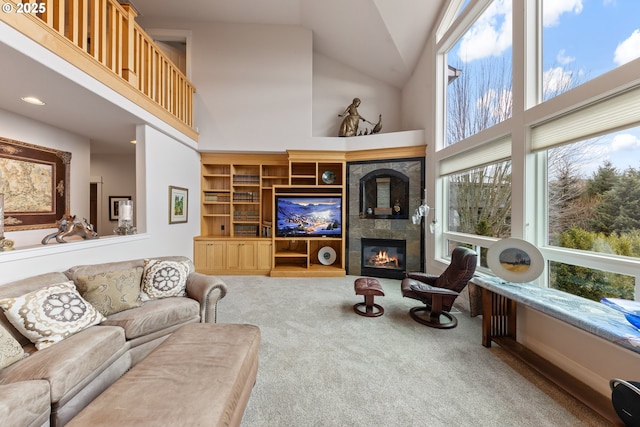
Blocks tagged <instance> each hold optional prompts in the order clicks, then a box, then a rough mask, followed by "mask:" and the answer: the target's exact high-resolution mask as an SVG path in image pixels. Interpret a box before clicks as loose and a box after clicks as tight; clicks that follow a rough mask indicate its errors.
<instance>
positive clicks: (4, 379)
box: [0, 326, 128, 403]
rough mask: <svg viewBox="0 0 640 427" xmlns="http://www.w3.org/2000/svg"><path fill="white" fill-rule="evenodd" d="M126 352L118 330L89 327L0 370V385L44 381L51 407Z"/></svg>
mask: <svg viewBox="0 0 640 427" xmlns="http://www.w3.org/2000/svg"><path fill="white" fill-rule="evenodd" d="M127 349H128V347H127V344H126V341H125V339H124V331H123V330H122V329H120V328H114V327H103V326H100V327H92V328H89V329H85V330H84V331H82V332H79V333H77V334H75V335H73V336H71V337H69V338H67V339H65V340H64V341H62V342H59V343H58V344H56V345H52V346H51V347H48V348H45V349H44V350H39V351H35V352H33V353H32V354H31V355H29V357H26V358H24V359H22V360H20V361H18V362H16V363H14V364H13V365H11V366H9V367H7V368H4V369H2V370H0V384H8V383H13V382H18V381H27V380H33V379H44V380H47V381H48V382H49V384H50V386H51V402H53V403H55V402H58V401H59V400H60V399H61V398H62V397H64V396H65V395H66V394H67V393H68V392H69V391H70V390H71V389H73V388H74V387H76V386H78V384H82V383H85V382H87V381H88V380H91V379H93V378H95V377H96V376H97V375H98V374H100V372H101V369H102V367H104V366H108V365H109V364H110V363H113V361H114V360H116V359H117V358H118V357H120V356H121V355H122V354H124V353H125V352H126V350H127Z"/></svg>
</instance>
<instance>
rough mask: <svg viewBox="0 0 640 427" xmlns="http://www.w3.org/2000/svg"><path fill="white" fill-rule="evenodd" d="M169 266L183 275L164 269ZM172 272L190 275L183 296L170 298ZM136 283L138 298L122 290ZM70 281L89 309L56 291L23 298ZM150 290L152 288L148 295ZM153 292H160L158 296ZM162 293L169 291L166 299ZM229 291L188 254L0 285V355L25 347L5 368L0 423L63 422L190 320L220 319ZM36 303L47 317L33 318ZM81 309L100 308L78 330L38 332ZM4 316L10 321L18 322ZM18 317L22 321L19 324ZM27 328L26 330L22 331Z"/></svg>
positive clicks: (1, 378)
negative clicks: (51, 321)
mask: <svg viewBox="0 0 640 427" xmlns="http://www.w3.org/2000/svg"><path fill="white" fill-rule="evenodd" d="M166 265H170V266H176V265H177V266H179V267H180V269H183V270H182V272H180V271H178V270H179V269H178V270H171V269H166V268H164V269H163V266H166ZM150 266H151V267H150ZM153 266H155V267H157V268H155V270H154V269H153V268H152V267H153ZM172 274H173V275H182V274H183V275H184V276H185V277H184V278H186V287H184V288H183V292H182V294H178V295H176V296H171V293H172V292H173V293H175V290H174V289H171V288H172V284H173V283H174V282H172V280H174V279H175V277H173V276H172ZM184 278H182V279H184ZM136 280H139V281H141V282H138V283H137V286H138V287H139V288H138V289H142V291H141V292H140V291H139V295H141V297H142V298H141V299H136V298H132V297H131V292H130V290H131V289H129V290H127V289H125V288H127V286H128V287H129V288H131V286H130V285H131V283H134V284H135V281H136ZM70 281H71V282H72V283H73V284H74V285H75V288H77V290H78V293H79V294H80V295H82V296H83V297H84V296H86V301H89V302H90V304H83V303H82V302H81V299H79V298H77V297H75V296H73V294H71V293H69V295H71V297H70V298H67V297H65V293H64V292H62V291H58V294H56V295H57V296H56V297H55V298H57V299H50V300H46V298H45V300H38V299H37V298H36V297H35V296H34V297H32V298H33V300H26V301H25V300H24V296H25V295H32V294H33V295H36V296H37V295H39V294H38V293H39V292H44V291H43V289H44V290H51V289H57V288H56V286H57V284H61V283H64V282H66V283H67V285H65V286H69V285H68V283H69V282H70ZM123 284H128V285H127V286H124V285H123ZM150 284H151V285H150ZM140 286H141V287H142V288H140ZM145 286H151V288H147V292H145ZM154 287H155V288H154ZM62 289H63V290H64V289H66V288H62ZM114 289H117V291H115V292H114ZM133 289H135V285H134V286H133ZM149 289H151V290H150V291H149ZM154 289H155V290H157V291H158V292H160V293H161V294H160V295H154V294H153V292H155V290H154ZM165 291H168V294H166V295H164V294H162V292H165ZM127 292H129V296H127ZM225 293H226V287H225V284H224V282H222V281H221V280H220V279H219V278H216V277H214V276H207V275H203V274H199V273H196V272H195V271H194V267H193V263H192V262H191V260H189V259H188V258H185V257H161V258H156V259H153V260H150V261H149V260H147V261H146V260H144V259H138V260H131V261H122V262H113V263H104V264H95V265H79V266H76V267H72V268H70V269H68V270H67V271H65V272H64V273H63V272H54V273H46V274H41V275H38V276H33V277H30V278H26V279H23V280H19V281H16V282H12V283H8V284H4V285H0V307H2V309H3V310H0V311H2V312H0V350H2V349H4V351H3V352H4V353H5V356H6V354H9V355H11V351H10V350H9V351H7V348H10V346H11V342H13V343H14V347H16V343H15V341H17V342H18V343H19V346H20V347H21V349H20V348H18V349H17V351H18V352H22V351H24V353H25V355H24V356H21V355H18V359H19V360H17V361H15V362H13V363H11V364H9V365H8V366H6V367H4V368H2V369H0V420H2V425H3V426H5V427H6V426H41V425H53V426H62V425H64V424H66V423H67V422H68V421H69V420H70V419H71V418H72V417H73V416H75V415H76V414H77V413H78V412H80V411H81V410H82V409H83V408H84V407H85V406H87V405H88V403H89V402H91V401H92V400H94V399H95V398H96V397H97V396H98V395H99V394H100V393H102V392H103V391H104V390H105V389H107V388H108V387H109V386H110V385H111V384H113V383H114V382H115V381H116V380H117V379H118V378H119V377H121V376H122V375H123V374H124V373H125V372H127V371H128V370H129V369H130V368H131V367H132V366H134V365H136V364H137V363H138V362H139V361H140V360H142V359H144V357H145V356H146V355H148V354H149V353H150V352H151V351H152V350H153V349H154V348H156V347H157V346H158V345H159V344H160V343H161V342H162V341H163V340H164V339H166V338H167V337H168V336H170V334H171V333H172V332H173V331H175V330H177V329H178V328H180V327H181V326H183V325H185V324H189V323H196V322H201V323H205V322H209V323H213V322H215V321H216V307H217V302H218V301H219V300H220V299H221V298H223V297H224V295H225ZM60 295H62V297H60ZM114 295H115V296H114ZM30 298H31V297H30ZM49 298H53V297H50V296H49ZM34 301H35V302H34ZM42 301H45V303H42ZM92 301H95V303H94V302H92ZM38 304H40V306H42V307H45V311H44V312H43V313H44V314H42V313H40V314H38V315H34V314H33V313H32V312H31V308H32V307H35V306H37V305H38ZM78 304H79V305H78ZM79 307H80V308H82V310H84V311H85V312H87V311H89V309H91V310H94V309H95V312H93V311H92V312H91V313H93V317H91V316H90V317H89V323H87V324H85V325H84V326H83V327H82V329H81V330H80V331H79V332H76V333H73V334H70V335H69V336H62V337H58V338H55V334H50V332H49V331H48V330H46V328H44V327H42V326H38V327H34V324H38V322H40V321H43V322H46V321H47V319H44V320H43V319H39V318H38V316H40V317H42V318H44V317H47V316H49V315H52V314H55V315H57V316H59V317H58V318H61V319H62V320H63V321H64V320H70V322H71V323H73V322H76V323H77V321H76V320H74V319H75V317H74V316H76V315H77V313H79V312H80V311H82V310H80V308H79ZM47 310H48V311H47ZM102 312H106V313H107V315H106V316H105V315H103V314H102ZM7 316H9V317H10V318H11V317H13V319H12V320H13V322H12V321H10V319H8V317H7ZM60 316H61V317H60ZM16 318H17V319H18V323H20V322H22V323H20V324H19V325H18V326H16ZM84 318H85V319H86V318H87V317H86V316H84ZM24 328H26V329H27V330H26V331H22V329H24ZM38 328H40V330H38ZM33 329H35V332H34V331H33ZM19 330H20V331H19ZM45 330H46V331H45ZM27 332H29V334H32V333H35V334H41V335H44V336H43V337H41V338H40V341H36V343H35V344H34V341H33V337H32V336H31V335H28V336H29V337H30V338H27V336H25V334H26V333H27ZM3 334H4V335H3ZM47 334H49V335H47ZM63 335H64V334H63ZM56 339H58V341H57V342H55V343H53V344H52V343H51V341H56ZM38 346H39V349H38V348H37V347H38ZM0 362H2V357H0ZM5 364H6V363H5ZM0 366H1V365H0Z"/></svg>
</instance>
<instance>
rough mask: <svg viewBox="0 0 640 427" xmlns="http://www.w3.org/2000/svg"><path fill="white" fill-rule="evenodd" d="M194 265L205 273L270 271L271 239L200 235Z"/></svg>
mask: <svg viewBox="0 0 640 427" xmlns="http://www.w3.org/2000/svg"><path fill="white" fill-rule="evenodd" d="M193 259H194V265H195V268H196V271H198V272H199V273H204V274H244V275H246V274H268V273H269V272H270V270H271V240H267V239H261V238H252V239H234V238H227V239H225V238H206V237H197V238H196V240H195V242H194V257H193Z"/></svg>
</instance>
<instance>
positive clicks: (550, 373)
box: [469, 277, 640, 426]
mask: <svg viewBox="0 0 640 427" xmlns="http://www.w3.org/2000/svg"><path fill="white" fill-rule="evenodd" d="M469 284H470V285H471V286H478V287H480V288H481V289H482V345H483V346H485V347H491V343H492V342H494V343H496V344H498V345H499V346H500V347H501V348H502V349H504V350H505V351H507V352H509V353H511V354H512V355H514V356H515V357H517V358H518V359H520V360H522V361H523V362H525V363H526V364H527V365H528V366H529V367H531V368H532V369H534V370H535V371H537V372H538V373H540V374H541V375H543V376H545V377H546V378H547V379H549V380H550V381H552V382H553V383H555V384H556V385H558V386H559V387H560V388H562V389H563V390H565V391H566V392H567V393H569V394H570V395H572V396H573V397H575V398H576V399H577V400H579V401H581V402H582V403H584V404H585V405H586V406H588V407H590V408H591V409H593V410H594V411H596V412H597V413H598V414H600V415H601V416H602V417H604V418H606V419H607V420H609V421H610V422H611V423H612V424H613V425H616V426H624V423H623V422H622V420H620V418H619V417H618V415H617V414H616V412H615V410H614V408H613V405H612V403H611V399H610V398H607V397H606V396H603V395H602V394H601V393H599V392H597V391H596V390H594V389H593V388H592V387H590V386H589V385H587V384H585V383H584V382H582V381H580V380H579V379H577V378H575V377H574V376H572V375H571V374H569V373H568V372H566V371H564V370H563V369H561V368H559V367H557V366H556V365H554V364H553V363H551V362H549V361H548V360H546V359H544V358H543V357H541V356H539V355H538V354H536V353H534V352H533V351H531V350H530V349H528V348H526V347H525V346H523V345H522V344H520V343H519V342H518V341H517V340H516V318H517V308H518V305H519V304H522V305H525V306H527V307H531V308H533V309H535V310H537V311H540V312H542V313H544V314H547V315H549V316H551V317H554V318H556V319H559V320H562V321H563V322H566V323H568V324H570V325H572V326H575V327H577V328H580V329H582V330H584V331H587V332H590V333H592V334H594V335H597V336H599V337H601V338H603V339H606V340H608V341H611V342H615V343H617V344H618V345H621V346H623V347H625V348H628V349H629V350H631V351H634V352H640V348H639V346H638V345H639V344H640V333H639V332H638V330H637V329H636V328H634V327H633V326H632V325H631V324H629V323H628V322H627V321H626V320H625V318H624V316H623V315H622V314H621V313H619V312H617V311H615V310H614V309H612V308H610V307H607V306H606V305H604V304H601V303H599V302H596V301H591V300H588V299H585V298H582V297H579V296H575V295H571V294H568V293H566V292H561V291H558V290H556V289H549V288H541V287H539V286H536V285H533V284H531V283H507V282H504V281H502V280H500V279H497V278H478V277H474V278H473V279H471V281H470V282H469Z"/></svg>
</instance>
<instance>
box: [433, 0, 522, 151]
mask: <svg viewBox="0 0 640 427" xmlns="http://www.w3.org/2000/svg"><path fill="white" fill-rule="evenodd" d="M511 21H512V19H511V0H495V1H494V2H492V3H491V5H490V6H489V7H488V8H487V9H486V10H485V11H484V13H483V14H482V15H481V16H480V17H479V18H478V20H477V21H476V22H475V23H474V24H473V25H472V26H471V28H470V29H469V30H468V31H467V32H466V33H465V34H464V35H463V36H462V37H461V38H460V40H459V41H458V42H457V43H456V44H455V45H454V46H453V48H451V49H450V50H449V51H448V52H447V55H446V58H447V81H448V83H449V84H448V85H447V124H446V141H445V145H446V146H449V145H452V144H455V143H457V142H459V141H462V140H464V139H465V138H468V137H469V136H472V135H475V134H476V133H478V132H480V131H482V130H484V129H487V128H489V127H491V126H493V125H495V124H497V123H500V122H502V121H504V120H506V119H507V118H509V117H511V103H512V97H511V92H512V86H511V74H512V69H511V68H512V67H511Z"/></svg>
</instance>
